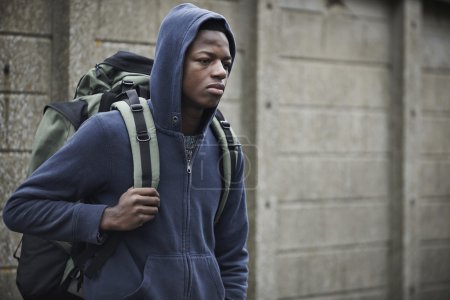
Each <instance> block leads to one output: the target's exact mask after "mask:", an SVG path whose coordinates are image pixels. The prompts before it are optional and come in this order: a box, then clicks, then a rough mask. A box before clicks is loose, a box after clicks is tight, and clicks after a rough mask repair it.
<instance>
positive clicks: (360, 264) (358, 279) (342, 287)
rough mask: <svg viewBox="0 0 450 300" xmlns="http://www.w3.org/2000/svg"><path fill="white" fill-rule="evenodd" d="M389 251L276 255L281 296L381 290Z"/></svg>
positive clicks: (358, 250)
mask: <svg viewBox="0 0 450 300" xmlns="http://www.w3.org/2000/svg"><path fill="white" fill-rule="evenodd" d="M386 258H387V250H386V249H383V248H380V249H358V248H357V247H355V248H354V249H346V250H345V251H332V250H330V251H326V250H323V251H321V252H318V253H305V254H295V255H294V254H293V255H289V254H286V255H280V256H279V257H278V258H277V269H276V274H277V275H276V276H277V278H278V283H279V288H278V295H279V297H280V298H289V297H292V298H295V297H298V298H301V297H306V296H308V295H311V296H312V295H316V296H317V295H321V294H332V293H336V292H341V293H342V291H349V290H356V289H357V290H364V289H374V288H377V289H380V290H382V289H383V287H384V286H385V284H386V272H387V270H386V265H387V264H386V263H387V261H386Z"/></svg>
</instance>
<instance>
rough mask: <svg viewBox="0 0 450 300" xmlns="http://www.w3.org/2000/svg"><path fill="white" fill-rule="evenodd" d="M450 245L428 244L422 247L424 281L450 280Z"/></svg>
mask: <svg viewBox="0 0 450 300" xmlns="http://www.w3.org/2000/svg"><path fill="white" fill-rule="evenodd" d="M449 265H450V246H449V245H446V246H428V247H424V248H422V249H421V264H420V274H421V279H422V280H421V281H422V283H431V282H441V283H442V282H449V281H450V268H448V266H449Z"/></svg>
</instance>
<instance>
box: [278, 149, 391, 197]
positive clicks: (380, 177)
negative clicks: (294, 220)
mask: <svg viewBox="0 0 450 300" xmlns="http://www.w3.org/2000/svg"><path fill="white" fill-rule="evenodd" d="M278 170H279V174H280V175H279V176H278V178H277V182H276V183H275V185H274V188H275V192H276V194H277V196H278V197H279V199H282V200H285V201H295V200H299V199H311V200H312V199H343V198H351V199H354V198H361V197H364V198H374V197H380V198H384V197H386V196H387V195H388V194H389V181H388V179H387V178H388V177H387V176H388V173H389V162H388V161H387V160H384V159H379V160H378V159H366V158H361V159H334V158H331V157H330V158H326V157H324V158H321V157H310V158H304V159H302V158H294V157H289V158H280V160H279V169H278Z"/></svg>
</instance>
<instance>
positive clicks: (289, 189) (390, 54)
mask: <svg viewBox="0 0 450 300" xmlns="http://www.w3.org/2000/svg"><path fill="white" fill-rule="evenodd" d="M65 1H67V2H64V3H63V4H62V2H58V3H57V2H53V1H50V0H38V1H32V2H29V1H23V0H12V1H7V0H0V6H1V7H2V11H1V12H0V207H3V204H4V202H5V201H6V199H7V197H8V195H9V194H10V193H11V192H12V191H13V190H14V189H15V187H16V186H17V185H18V184H19V183H20V182H21V181H22V180H23V178H24V177H25V173H26V165H27V161H28V158H29V152H30V147H31V143H32V139H33V133H34V130H35V128H36V125H37V123H38V121H39V119H40V117H41V114H42V108H43V106H44V105H45V104H47V103H48V102H50V101H56V100H62V99H66V98H67V96H71V95H72V94H73V91H74V89H75V86H76V84H77V83H78V79H79V78H80V76H81V75H83V74H84V73H85V72H86V70H88V69H89V68H91V67H93V66H94V65H95V63H98V62H100V61H102V60H103V59H104V58H106V57H108V56H110V55H112V54H114V53H115V52H117V51H119V50H126V51H132V52H136V53H138V54H141V55H144V56H148V57H153V51H154V46H155V42H156V36H157V32H158V29H159V24H160V22H161V21H162V18H163V17H164V16H165V15H166V14H167V12H168V11H169V9H170V8H172V7H173V6H174V5H176V4H178V3H180V2H181V1H178V0H169V1H162V0H155V1H144V0H138V1H131V0H129V1H119V0H112V1H102V0H95V1H89V0H65ZM394 2H395V3H394ZM394 2H392V1H388V0H384V1H371V0H342V1H322V0H274V1H268V0H263V1H248V0H227V1H213V0H198V1H193V3H194V4H197V5H200V6H203V7H205V8H208V9H212V10H216V11H218V12H219V13H221V14H223V15H225V17H227V18H228V19H229V21H230V23H231V26H232V28H233V29H234V32H235V34H236V40H237V50H238V54H237V59H236V64H235V66H234V70H233V74H232V76H231V78H230V81H229V86H228V87H227V92H226V94H225V97H224V99H223V101H222V103H221V104H220V108H221V110H222V111H223V112H224V113H225V115H226V117H227V118H228V119H229V120H230V121H231V123H232V125H233V128H234V130H235V131H236V133H237V134H238V135H240V136H243V141H245V143H246V147H245V149H246V158H248V161H247V170H249V173H248V174H247V175H246V176H247V178H246V179H247V183H248V184H249V187H251V189H250V190H249V193H248V195H249V205H248V207H249V215H250V221H251V235H250V237H249V248H250V250H251V264H250V270H251V281H250V293H249V299H258V300H259V299H262V300H264V299H267V300H273V299H304V300H312V299H314V300H316V299H321V300H356V299H364V300H381V299H389V297H390V296H392V295H402V296H399V298H395V300H403V299H405V300H406V299H417V300H418V299H424V300H425V299H426V300H438V299H439V300H441V299H448V298H450V288H449V286H450V285H449V284H448V283H449V282H450V272H449V270H450V255H449V254H448V253H450V243H449V240H450V218H448V215H449V214H450V201H449V200H450V181H449V180H448V179H449V178H450V159H449V157H450V102H449V98H448V95H449V94H450V71H449V70H450V4H448V3H444V2H443V1H422V2H423V5H422V6H420V5H419V6H417V4H418V3H419V2H420V1H419V0H409V1H407V0H399V1H394ZM422 2H421V3H422ZM406 3H408V4H406ZM411 9H412V10H411ZM414 9H415V10H414ZM399 14H400V15H406V17H405V19H407V20H410V23H408V24H403V25H401V26H404V27H401V28H399V26H400V25H399V22H398V20H397V18H398V17H397V15H399ZM61 18H62V19H61ZM398 32H403V33H404V35H405V36H407V37H408V39H407V40H403V36H398V35H397V33H398ZM61 35H64V36H61ZM411 39H412V40H411ZM411 41H413V42H411ZM404 46H405V47H404ZM399 49H404V50H402V51H403V52H402V51H400V50H399ZM402 55H403V56H405V57H406V56H407V57H406V58H407V59H406V58H405V57H403V56H402ZM416 58H417V59H416ZM404 61H407V62H408V63H409V65H406V66H404V65H403V62H404ZM60 64H64V65H67V67H66V68H58V66H59V65H60ZM399 66H401V67H400V68H403V69H400V70H398V68H399ZM52 70H53V71H52ZM405 70H406V73H405V74H409V76H410V77H408V78H402V80H404V81H403V82H401V80H399V79H398V77H399V76H400V75H399V74H404V72H403V71H405ZM400 77H401V76H400ZM418 81H419V82H420V83H421V85H416V84H414V83H415V82H418ZM400 83H404V88H405V90H402V89H401V88H400V86H401V84H400ZM411 83H412V86H411ZM58 84H63V85H65V86H64V88H61V91H62V93H63V94H68V95H61V98H59V99H55V92H54V89H53V90H51V86H54V87H55V86H58ZM408 84H410V85H409V86H408ZM52 94H53V95H52ZM410 109H411V110H410ZM416 109H417V110H416ZM405 140H406V142H405ZM409 145H415V147H417V148H415V149H404V148H402V147H404V146H406V147H408V146H409ZM411 150H414V151H411ZM411 154H412V155H411ZM411 166H412V169H411V170H413V171H415V170H416V169H415V168H416V167H417V172H414V173H410V174H409V175H404V172H405V170H410V169H409V168H411ZM397 175H398V176H404V177H402V178H401V179H398V178H397ZM402 180H404V182H405V185H404V186H400V185H401V182H402ZM411 183H416V184H415V185H414V186H413V187H411ZM403 188H404V189H406V190H405V191H403V190H402V189H403ZM401 192H404V194H403V195H408V196H409V195H416V196H417V198H416V199H415V201H414V203H416V204H417V205H414V206H411V207H409V206H408V205H407V204H405V203H406V202H403V201H405V199H404V198H402V195H400V196H399V193H401ZM406 200H409V199H406ZM399 202H401V205H399V206H397V203H399ZM410 208H411V210H408V209H410ZM403 212H407V214H405V216H406V220H405V219H402V221H404V222H405V224H412V225H413V226H410V227H409V228H407V230H406V231H402V230H403V229H404V228H400V227H401V225H400V223H398V222H392V220H395V219H396V218H397V219H399V218H401V217H402V216H403ZM408 222H409V223H408ZM410 233H412V234H414V236H412V237H409V239H405V240H408V241H410V240H412V241H413V242H411V243H409V244H404V245H406V247H405V249H401V247H400V248H396V247H395V246H393V245H396V243H399V242H401V240H402V238H403V237H404V236H402V235H401V234H410ZM18 238H19V235H17V234H14V233H11V232H9V231H7V229H6V228H5V227H4V225H3V224H2V225H1V226H0V295H1V296H0V298H1V299H7V300H9V299H11V300H12V299H19V295H18V293H17V290H16V289H15V287H14V276H15V275H14V272H15V265H16V262H15V260H14V259H13V258H12V252H13V250H14V248H15V245H16V243H17V241H18ZM399 249H400V250H399ZM402 251H403V252H402ZM410 253H413V254H414V253H415V256H413V258H412V259H411V258H408V259H404V260H400V259H402V255H403V256H404V255H405V254H410ZM396 266H400V267H396ZM395 268H398V270H400V269H401V270H407V272H406V273H403V274H401V275H399V276H403V277H404V278H403V277H402V278H401V280H398V282H399V284H398V285H396V284H397V283H395V284H391V283H390V282H391V281H392V279H395V278H394V277H395V276H396V275H397V274H399V273H396V272H395ZM393 270H394V271H393ZM408 272H409V273H408ZM411 278H412V279H411ZM394 281H395V280H394ZM395 282H396V281H395ZM405 282H407V283H408V284H411V287H410V289H409V291H408V292H407V293H403V294H402V293H396V292H392V290H403V289H404V288H405V286H401V285H402V284H403V285H405ZM407 287H408V288H409V286H407ZM411 291H412V292H411ZM410 292H411V293H414V295H412V294H409V293H410Z"/></svg>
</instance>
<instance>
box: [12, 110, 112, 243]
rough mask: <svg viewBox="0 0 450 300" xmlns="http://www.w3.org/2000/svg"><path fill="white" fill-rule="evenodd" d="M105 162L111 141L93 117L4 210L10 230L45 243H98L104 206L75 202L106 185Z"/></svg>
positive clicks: (46, 163)
mask: <svg viewBox="0 0 450 300" xmlns="http://www.w3.org/2000/svg"><path fill="white" fill-rule="evenodd" d="M107 159H110V157H109V155H108V139H107V137H106V134H105V133H104V132H103V128H102V126H101V124H100V122H99V120H98V118H96V117H93V118H91V119H89V120H88V121H87V122H86V123H85V124H84V125H83V126H81V128H80V129H79V131H78V132H76V133H75V135H74V136H73V137H72V138H71V139H70V140H69V141H68V142H67V143H66V145H65V146H63V147H62V148H61V149H60V150H59V151H58V152H56V153H55V155H53V156H52V157H50V158H49V159H48V160H47V161H45V162H44V163H43V164H42V165H41V166H40V167H39V168H38V169H37V170H36V171H35V172H34V173H33V174H32V175H31V176H30V177H28V178H27V179H26V180H25V182H24V183H23V184H22V185H21V186H20V187H19V188H18V189H17V190H16V191H15V192H14V193H13V194H12V196H11V197H10V199H9V200H8V201H7V203H6V205H5V207H4V209H3V220H4V222H5V224H6V226H7V227H8V228H10V229H11V230H13V231H17V232H21V233H25V234H32V235H36V236H40V237H43V238H46V239H52V240H61V241H83V242H88V243H95V244H97V243H99V241H97V236H98V232H99V224H100V220H101V217H102V214H103V211H104V209H105V208H106V205H100V204H84V203H80V202H77V201H78V200H80V199H87V198H88V195H93V194H94V192H95V191H98V190H99V189H101V188H102V186H103V185H105V184H106V182H105V179H106V178H108V176H107V175H106V174H108V172H110V170H109V169H108V167H106V166H109V164H108V163H106V161H105V160H107Z"/></svg>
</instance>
